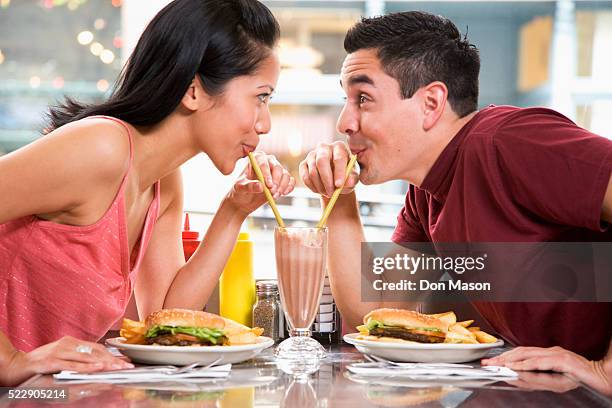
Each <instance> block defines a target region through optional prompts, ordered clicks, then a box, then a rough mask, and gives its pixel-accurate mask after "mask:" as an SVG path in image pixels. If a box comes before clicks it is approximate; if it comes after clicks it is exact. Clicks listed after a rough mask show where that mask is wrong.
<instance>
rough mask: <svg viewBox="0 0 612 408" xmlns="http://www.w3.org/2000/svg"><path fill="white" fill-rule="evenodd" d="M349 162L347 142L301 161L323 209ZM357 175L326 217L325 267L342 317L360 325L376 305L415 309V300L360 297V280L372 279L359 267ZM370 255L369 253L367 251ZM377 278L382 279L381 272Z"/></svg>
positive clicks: (304, 175) (306, 179) (322, 146)
mask: <svg viewBox="0 0 612 408" xmlns="http://www.w3.org/2000/svg"><path fill="white" fill-rule="evenodd" d="M348 161H349V151H348V148H347V146H346V144H344V143H342V142H334V143H332V144H323V143H321V144H319V146H318V147H317V149H315V150H313V151H312V152H310V153H309V154H308V156H307V157H306V159H305V160H304V161H303V162H302V163H301V164H300V176H301V177H302V179H303V180H304V184H305V185H306V186H307V187H308V188H310V189H311V190H312V191H313V192H315V193H317V194H321V198H322V199H321V202H322V206H323V208H325V206H326V205H327V203H328V201H329V197H330V196H331V194H332V193H333V191H334V189H335V188H336V187H339V186H341V185H342V180H344V176H345V168H346V165H347V163H348ZM357 181H358V175H357V173H356V172H355V173H354V174H351V175H350V176H349V178H348V180H347V182H346V184H345V190H344V191H343V194H340V197H339V198H338V201H336V204H335V206H334V209H333V211H332V212H331V214H330V216H329V218H328V220H327V227H328V231H329V232H328V234H329V236H328V252H329V253H328V257H327V270H328V273H329V280H330V284H331V289H332V294H333V296H334V300H335V302H336V304H337V305H338V309H340V313H341V314H342V318H343V320H344V321H345V322H346V323H347V324H348V325H349V326H350V327H355V326H357V325H360V324H361V323H362V320H363V316H364V315H365V314H366V313H368V312H369V311H370V310H373V309H376V308H379V307H398V308H406V309H415V308H417V306H418V303H416V302H408V301H407V302H393V303H390V302H385V303H383V301H382V299H378V300H377V301H372V302H364V301H363V300H362V298H361V282H362V279H371V276H368V275H365V276H364V275H363V273H365V271H362V270H361V243H362V242H365V241H366V238H365V235H364V232H363V227H362V224H361V217H360V215H359V206H358V203H357V198H356V196H355V193H354V191H352V190H353V188H354V186H355V184H357ZM367 255H368V256H370V254H367ZM378 279H382V280H385V277H384V274H382V275H380V276H379V277H378Z"/></svg>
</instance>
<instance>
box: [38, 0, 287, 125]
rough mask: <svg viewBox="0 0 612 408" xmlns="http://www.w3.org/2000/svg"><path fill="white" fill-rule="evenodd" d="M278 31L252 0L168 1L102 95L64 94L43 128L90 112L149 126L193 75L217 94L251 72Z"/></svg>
mask: <svg viewBox="0 0 612 408" xmlns="http://www.w3.org/2000/svg"><path fill="white" fill-rule="evenodd" d="M279 36H280V30H279V26H278V22H277V21H276V19H275V18H274V16H273V15H272V13H271V12H270V10H269V9H268V8H267V7H266V6H264V5H263V4H261V3H260V2H258V1H257V0H174V1H173V2H172V3H170V4H169V5H167V6H166V7H165V8H164V9H162V10H161V11H160V12H159V13H158V14H157V15H156V16H155V18H153V20H152V21H151V22H150V23H149V25H148V26H147V28H146V29H145V31H144V32H143V34H142V36H141V37H140V39H139V40H138V44H137V45H136V48H135V49H134V51H133V53H132V55H131V57H130V58H129V60H128V62H127V64H126V66H125V67H124V68H123V70H122V72H121V74H120V75H119V78H118V80H117V83H116V85H115V88H114V90H113V92H112V94H111V96H110V97H109V98H108V100H106V101H104V102H102V103H99V104H83V103H81V102H78V101H76V100H74V99H71V98H66V101H65V102H64V103H63V104H61V105H59V106H55V107H52V108H50V111H49V115H48V116H49V122H50V123H49V126H48V127H47V129H45V132H50V131H52V130H54V129H57V128H58V127H60V126H62V125H65V124H66V123H70V122H73V121H76V120H79V119H83V118H85V117H88V116H93V115H107V116H113V117H116V118H119V119H122V120H124V121H126V122H128V123H130V124H132V125H136V126H150V125H154V124H156V123H158V122H160V121H161V120H162V119H164V118H165V117H166V116H168V115H169V114H170V113H172V112H173V111H174V110H175V109H176V107H177V106H178V105H179V103H180V101H181V99H182V97H183V95H184V94H185V92H186V91H187V88H188V87H189V85H190V84H191V81H192V80H193V78H194V77H195V76H196V74H197V75H198V76H199V78H200V79H201V81H202V83H203V86H204V89H205V90H206V92H207V93H208V94H210V95H218V94H220V93H222V92H223V88H224V86H225V85H226V84H227V82H228V81H230V80H231V79H233V78H235V77H238V76H242V75H249V74H252V73H253V72H254V71H255V70H256V69H257V67H258V64H259V63H260V62H261V61H262V60H263V59H265V58H266V57H267V56H268V55H269V53H270V49H271V48H272V47H274V45H275V44H276V42H277V40H278V37H279Z"/></svg>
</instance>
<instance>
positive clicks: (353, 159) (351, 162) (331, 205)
mask: <svg viewBox="0 0 612 408" xmlns="http://www.w3.org/2000/svg"><path fill="white" fill-rule="evenodd" d="M356 161H357V155H352V156H351V159H350V160H349V162H348V165H347V166H346V172H345V174H344V181H343V182H342V185H341V186H340V187H338V188H337V189H336V190H335V191H334V194H332V196H331V199H330V200H329V203H327V206H326V207H325V211H323V216H322V217H321V220H320V221H319V223H318V224H317V228H323V227H324V226H325V223H326V222H327V217H329V214H330V213H331V210H332V208H334V204H336V200H338V197H339V196H340V192H341V191H342V189H343V188H344V185H345V184H346V180H348V178H349V175H350V174H351V170H352V169H353V166H354V165H355V162H356Z"/></svg>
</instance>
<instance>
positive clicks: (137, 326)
mask: <svg viewBox="0 0 612 408" xmlns="http://www.w3.org/2000/svg"><path fill="white" fill-rule="evenodd" d="M121 329H122V330H127V331H131V332H134V333H139V334H143V335H144V334H145V324H144V322H139V321H137V320H130V319H123V323H122V324H121Z"/></svg>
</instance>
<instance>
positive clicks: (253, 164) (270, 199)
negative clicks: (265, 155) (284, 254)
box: [249, 152, 285, 228]
mask: <svg viewBox="0 0 612 408" xmlns="http://www.w3.org/2000/svg"><path fill="white" fill-rule="evenodd" d="M249 161H250V162H251V167H253V170H254V171H255V174H256V175H257V179H258V180H259V182H260V183H261V185H262V187H263V191H264V194H265V195H266V198H267V199H268V204H270V208H272V212H273V213H274V216H275V217H276V222H277V223H278V226H279V227H281V228H285V223H284V222H283V219H282V218H281V216H280V213H279V212H278V208H276V203H275V202H274V197H272V193H270V190H269V189H268V187H267V186H266V182H265V181H264V178H263V174H261V169H260V168H259V165H258V164H257V160H255V157H254V156H253V153H252V152H249Z"/></svg>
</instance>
